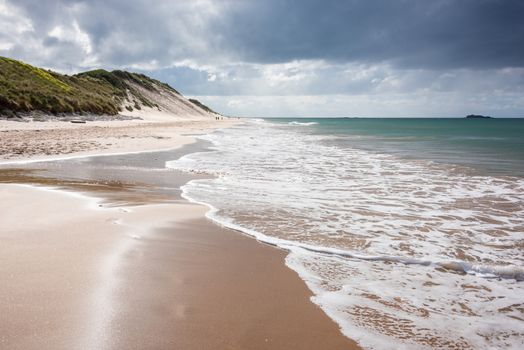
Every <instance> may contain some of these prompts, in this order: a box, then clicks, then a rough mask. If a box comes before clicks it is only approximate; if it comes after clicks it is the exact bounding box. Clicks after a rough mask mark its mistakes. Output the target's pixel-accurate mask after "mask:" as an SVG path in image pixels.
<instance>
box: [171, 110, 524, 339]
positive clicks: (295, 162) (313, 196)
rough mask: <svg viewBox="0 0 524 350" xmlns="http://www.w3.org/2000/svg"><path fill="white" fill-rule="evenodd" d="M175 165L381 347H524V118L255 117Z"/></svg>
mask: <svg viewBox="0 0 524 350" xmlns="http://www.w3.org/2000/svg"><path fill="white" fill-rule="evenodd" d="M201 139H204V140H207V141H209V142H211V144H212V147H211V150H210V151H206V152H197V153H192V154H189V155H186V156H183V157H182V158H180V159H178V160H175V161H168V162H167V163H166V165H167V167H169V168H174V169H178V170H183V171H187V172H192V173H203V174H211V175H214V177H213V178H206V179H198V180H193V181H190V182H189V183H187V184H186V185H185V186H183V187H182V190H183V196H184V197H185V198H187V199H189V200H191V201H194V202H198V203H204V204H206V205H208V206H209V208H210V210H209V212H208V214H207V215H208V217H210V218H211V219H213V220H214V221H216V222H218V223H219V224H221V225H224V226H227V227H230V228H233V229H236V230H239V231H241V232H243V233H245V234H247V235H251V236H253V237H256V238H257V239H258V240H260V241H262V242H265V243H268V244H272V245H275V246H278V247H281V248H283V249H286V250H288V251H289V254H288V256H287V258H286V264H287V265H288V266H289V267H290V268H291V269H293V270H295V271H296V272H297V273H298V274H299V276H300V277H301V278H302V279H303V280H304V281H305V282H306V283H307V285H308V287H309V288H310V289H311V290H312V291H313V293H314V297H313V298H312V300H313V302H314V303H316V304H318V305H319V306H320V307H321V308H322V309H323V310H324V311H325V312H326V313H327V314H328V315H329V316H330V317H331V318H332V319H334V320H335V321H336V322H337V323H338V324H339V325H340V327H341V329H342V332H343V333H344V334H346V335H347V336H348V337H350V338H352V339H355V340H356V341H358V342H359V344H361V345H362V346H363V347H364V348H369V349H391V348H405V349H423V348H439V349H444V348H445V349H448V348H450V349H456V348H460V349H468V348H472V349H491V348H514V349H522V348H524V119H386V118H383V119H380V118H377V119H364V118H362V119H357V118H355V119H342V118H340V119H328V118H308V119H302V118H300V119H252V120H246V122H245V123H243V124H241V125H237V126H234V127H232V128H228V129H223V130H219V131H216V132H214V133H212V134H209V135H205V136H201Z"/></svg>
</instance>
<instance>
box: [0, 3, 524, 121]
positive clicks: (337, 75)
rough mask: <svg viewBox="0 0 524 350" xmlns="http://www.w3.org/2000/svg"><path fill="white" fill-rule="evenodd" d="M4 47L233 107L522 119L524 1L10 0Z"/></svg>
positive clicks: (24, 56)
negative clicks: (131, 76) (142, 77)
mask: <svg viewBox="0 0 524 350" xmlns="http://www.w3.org/2000/svg"><path fill="white" fill-rule="evenodd" d="M0 55H1V56H8V57H12V58H17V59H21V60H24V61H26V62H28V63H31V64H34V65H38V66H41V67H45V68H50V69H53V70H56V71H59V72H63V73H76V72H79V71H83V70H88V69H93V68H99V67H102V68H106V69H129V70H133V71H138V72H143V73H145V74H148V75H151V76H153V77H155V78H157V79H160V80H163V81H166V82H168V83H169V84H171V85H172V86H174V87H175V88H177V89H178V90H180V91H181V92H182V93H184V94H185V95H188V96H196V97H197V98H199V99H200V100H202V101H203V102H205V103H207V104H209V105H210V106H211V107H213V108H215V109H216V110H218V111H220V112H222V113H225V114H231V115H240V116H397V117H400V116H405V117H416V116H422V117H424V116H428V117H437V116H442V117H454V116H455V117H456V116H460V117H461V116H464V115H465V114H470V113H480V114H490V115H494V116H499V117H524V1H522V0H515V1H513V0H432V1H421V0H396V1H393V0H337V1H335V0H315V1H313V0H295V1H292V0H220V1H219V0H216V1H212V0H155V1H151V0H0Z"/></svg>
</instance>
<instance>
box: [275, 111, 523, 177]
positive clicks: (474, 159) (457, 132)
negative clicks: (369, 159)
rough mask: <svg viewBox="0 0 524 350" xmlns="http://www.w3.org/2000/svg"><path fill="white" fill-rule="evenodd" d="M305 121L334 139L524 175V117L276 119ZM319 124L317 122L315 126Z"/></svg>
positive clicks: (484, 170)
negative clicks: (333, 136) (334, 136)
mask: <svg viewBox="0 0 524 350" xmlns="http://www.w3.org/2000/svg"><path fill="white" fill-rule="evenodd" d="M268 120H270V121H271V122H272V123H283V124H289V123H297V124H298V123H300V124H303V125H304V126H308V129H309V130H311V132H313V133H315V134H320V135H337V136H338V137H337V138H336V140H334V141H333V142H332V143H333V144H334V145H338V146H341V147H357V148H361V149H365V150H368V151H377V152H381V153H382V152H383V153H390V154H395V155H397V156H401V157H407V158H414V159H425V160H432V161H435V162H439V163H447V164H459V165H464V166H468V167H471V168H474V169H476V170H479V171H481V172H482V173H483V174H486V175H512V176H524V119H449V118H448V119H444V118H441V119H433V118H300V119H297V118H278V119H277V118H275V119H268ZM313 123H316V124H313Z"/></svg>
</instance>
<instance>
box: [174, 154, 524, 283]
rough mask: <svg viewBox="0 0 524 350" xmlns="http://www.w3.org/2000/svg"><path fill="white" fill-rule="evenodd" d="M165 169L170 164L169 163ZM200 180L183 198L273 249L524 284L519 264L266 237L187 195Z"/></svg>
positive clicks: (224, 225)
mask: <svg viewBox="0 0 524 350" xmlns="http://www.w3.org/2000/svg"><path fill="white" fill-rule="evenodd" d="M166 166H168V167H169V165H168V164H167V163H166ZM198 181H200V180H192V181H190V182H188V184H186V185H185V186H182V187H181V190H182V197H183V198H185V199H187V200H188V201H190V202H193V203H196V204H201V205H205V206H207V207H208V208H209V211H207V213H206V217H207V218H209V219H211V220H212V221H214V222H216V223H217V224H219V225H220V226H223V227H227V228H229V229H233V230H235V231H239V232H241V233H243V234H245V235H248V236H250V237H253V238H256V239H257V240H258V241H260V242H262V243H266V244H269V245H272V246H276V247H279V248H282V249H285V250H289V251H295V250H296V249H303V250H307V251H309V252H312V253H318V254H325V255H334V256H339V257H343V258H351V259H356V260H364V261H382V262H386V263H399V264H404V265H419V266H428V267H433V268H443V269H445V270H448V271H452V272H463V273H466V274H470V275H475V276H478V277H482V278H505V279H513V280H516V281H524V268H523V267H522V266H517V265H487V264H472V263H470V262H467V261H461V260H432V259H431V258H428V259H415V258H411V257H403V256H392V255H366V254H361V253H357V252H352V251H347V250H343V249H337V248H331V247H323V246H317V245H312V244H306V243H301V242H297V241H290V240H285V239H281V238H276V237H270V236H267V235H265V234H263V233H261V232H259V231H256V230H252V229H249V228H246V227H244V226H241V225H238V224H235V223H234V222H233V221H232V220H231V219H228V218H225V217H222V216H220V215H218V212H219V210H218V209H217V208H215V207H214V206H213V205H211V204H210V203H206V202H201V201H197V200H195V199H193V198H191V196H190V195H188V191H187V187H188V186H190V185H191V183H192V182H198Z"/></svg>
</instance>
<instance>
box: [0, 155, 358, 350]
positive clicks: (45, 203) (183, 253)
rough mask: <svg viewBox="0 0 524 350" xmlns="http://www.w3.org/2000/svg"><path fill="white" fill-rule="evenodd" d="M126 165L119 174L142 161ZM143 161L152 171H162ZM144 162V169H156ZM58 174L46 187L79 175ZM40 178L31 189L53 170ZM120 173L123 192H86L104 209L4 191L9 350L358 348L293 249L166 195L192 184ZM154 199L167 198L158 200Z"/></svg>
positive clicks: (10, 188) (64, 197)
mask: <svg viewBox="0 0 524 350" xmlns="http://www.w3.org/2000/svg"><path fill="white" fill-rule="evenodd" d="M165 156H172V155H165ZM123 157H124V158H123V159H121V160H119V161H117V162H116V163H117V165H113V166H115V169H120V165H118V164H120V163H119V162H124V163H125V164H129V163H130V162H131V163H132V161H131V160H130V158H125V156H123ZM104 158H105V160H104V161H102V163H103V165H102V168H107V167H111V166H112V165H110V164H111V162H112V160H111V159H113V160H114V159H115V158H106V157H104ZM93 159H95V158H93ZM101 159H102V158H98V160H97V161H96V160H95V162H100V160H101ZM144 159H148V164H147V167H149V168H155V167H160V165H161V164H162V162H163V159H162V157H161V156H159V157H157V162H156V163H155V162H152V159H154V157H151V155H149V156H146V157H145V158H144ZM144 159H141V158H139V159H138V160H137V163H136V164H137V165H140V164H142V165H143V166H144V169H145V168H147V167H146V165H144V163H143V162H144ZM82 162H83V163H84V164H83V165H82V164H80V163H82ZM151 162H152V163H151ZM80 163H74V164H73V167H72V168H75V167H78V166H80V169H82V166H83V167H84V168H83V169H90V170H89V171H84V172H83V171H79V173H89V174H91V176H93V178H92V179H91V180H93V179H96V182H99V183H103V182H104V179H106V180H107V176H108V175H107V174H106V173H104V172H102V173H99V172H98V171H97V170H94V169H99V168H100V167H94V165H93V167H94V168H89V167H88V168H85V167H86V166H87V165H88V164H89V161H85V160H82V161H80ZM86 163H87V164H86ZM55 164H56V163H55ZM137 168H139V167H137ZM51 169H53V167H51ZM58 169H59V170H57V169H55V170H52V171H50V170H49V169H48V170H45V171H44V174H47V176H49V178H48V179H47V181H48V182H46V184H47V185H50V184H53V186H57V185H58V184H59V183H60V181H64V178H67V177H68V175H67V171H68V170H67V169H68V168H67V166H65V163H62V165H60V166H58ZM25 170H27V169H25ZM128 170H129V169H126V171H128ZM135 170H136V169H135ZM157 170H158V169H157ZM136 171H138V170H136ZM156 172H159V171H154V172H153V173H154V174H156ZM109 173H111V174H114V172H112V171H109ZM146 173H147V174H149V172H147V171H146ZM57 174H62V176H63V177H64V178H62V179H60V178H56V176H57ZM162 174H163V173H162ZM33 175H34V176H33V179H32V180H31V181H29V180H27V179H26V181H27V182H32V181H34V180H35V178H40V179H41V175H42V173H36V174H33ZM121 175H122V176H123V178H122V179H120V180H119V181H120V184H119V186H118V187H119V188H121V189H122V190H121V191H120V192H119V191H112V190H111V186H108V187H105V188H104V191H92V192H89V189H90V187H89V186H84V187H78V188H76V190H79V189H81V191H83V192H86V193H87V194H88V195H95V196H97V197H103V198H104V200H103V201H101V202H97V203H95V202H93V201H92V200H90V199H88V198H86V197H82V196H72V195H71V194H68V193H71V192H61V191H49V190H42V189H40V188H34V187H20V186H16V185H0V194H1V197H2V201H1V203H0V222H2V226H1V229H0V241H1V242H2V244H1V245H0V256H1V257H2V262H3V263H2V264H0V280H1V281H3V283H2V285H1V286H0V301H1V302H0V314H1V315H2V316H1V318H0V347H1V348H8V349H42V348H49V349H354V348H357V346H356V345H355V343H354V342H352V341H351V340H349V339H347V338H346V337H344V336H343V335H342V334H341V333H340V330H339V328H338V326H337V325H336V324H335V323H334V322H333V321H332V320H331V319H329V318H328V317H327V316H326V315H325V314H324V312H323V311H322V310H321V309H320V308H319V307H317V306H316V305H314V304H313V303H312V302H311V301H310V300H309V298H310V297H311V295H312V294H311V292H310V291H309V290H308V289H307V287H306V285H305V284H304V282H303V281H302V280H300V279H299V277H298V276H297V275H296V273H294V272H293V271H291V270H290V269H288V268H287V267H286V266H285V264H284V258H285V255H286V252H284V251H282V250H279V249H276V248H274V247H271V246H268V245H264V244H261V243H259V242H257V241H256V240H254V239H252V238H249V237H246V236H243V235H241V234H240V233H238V232H235V231H231V230H228V229H224V228H221V227H218V226H217V225H215V224H213V223H212V222H210V221H209V220H207V219H205V218H204V213H205V211H206V208H204V207H203V206H199V205H194V204H190V203H188V202H186V201H182V200H180V199H179V198H178V196H176V191H172V189H169V188H168V189H165V188H163V187H162V186H158V184H159V182H158V181H159V179H163V177H164V176H169V181H170V182H171V181H174V182H173V183H176V184H181V183H183V182H184V181H187V178H183V179H181V178H179V177H177V176H181V175H180V174H176V173H175V174H173V173H171V172H169V173H167V174H163V175H161V176H160V177H159V175H158V174H156V175H147V176H146V175H136V177H135V178H134V180H133V181H128V182H126V181H125V178H126V176H129V174H127V175H126V173H125V172H124V173H122V174H121ZM112 176H113V175H112ZM185 176H187V175H185ZM73 177H74V176H73ZM174 178H178V179H179V180H178V182H177V181H175V179H174ZM130 179H133V177H131V178H129V177H128V180H130ZM19 180H20V179H19ZM77 180H78V182H82V181H87V179H85V178H82V176H80V177H78V178H77ZM53 181H54V182H53ZM162 181H165V180H162ZM162 181H161V182H160V184H162V183H163V182H162ZM36 183H38V181H37V182H36ZM127 186H129V187H127ZM132 186H135V187H132ZM150 187H158V188H162V189H163V190H162V191H160V192H154V191H153V192H151V188H150ZM64 188H66V189H67V190H68V191H71V187H68V186H64ZM126 189H129V190H130V191H131V192H133V193H134V195H133V196H132V198H134V201H130V200H129V197H126V196H128V194H127V193H128V192H129V191H127V190H126ZM73 193H74V192H73ZM119 193H120V194H119ZM151 193H156V194H159V195H160V194H162V195H163V196H160V197H161V198H162V199H161V200H158V197H155V196H152V197H153V199H152V200H151V201H149V200H147V199H146V198H147V197H148V196H150V194H151ZM108 194H110V195H108ZM121 195H124V198H125V200H121ZM166 197H170V198H171V200H166ZM122 203H125V204H122Z"/></svg>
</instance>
